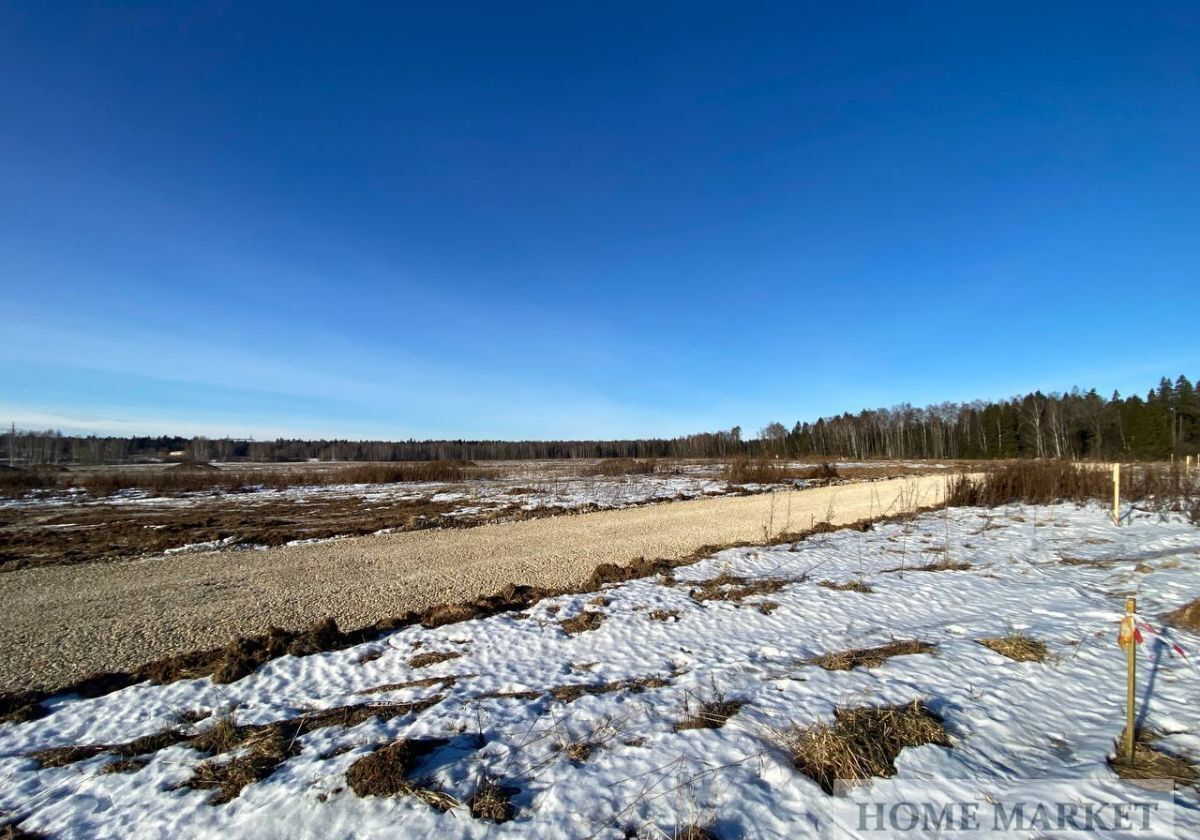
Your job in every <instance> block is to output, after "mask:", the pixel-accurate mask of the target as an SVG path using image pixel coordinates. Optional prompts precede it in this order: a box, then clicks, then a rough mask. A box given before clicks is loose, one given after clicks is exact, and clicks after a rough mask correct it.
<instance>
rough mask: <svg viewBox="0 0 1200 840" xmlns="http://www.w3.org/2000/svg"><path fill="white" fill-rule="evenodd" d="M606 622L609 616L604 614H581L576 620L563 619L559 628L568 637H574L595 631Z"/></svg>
mask: <svg viewBox="0 0 1200 840" xmlns="http://www.w3.org/2000/svg"><path fill="white" fill-rule="evenodd" d="M606 620H608V616H607V615H605V614H604V613H602V612H581V613H580V614H579V615H577V616H575V617H574V618H565V619H563V620H562V621H560V622H559V626H560V627H562V629H563V631H564V632H565V633H566V634H567V635H568V636H574V635H577V634H579V633H586V632H588V631H589V630H595V629H596V628H597V627H599V626H600V625H601V624H603V623H604V622H605V621H606Z"/></svg>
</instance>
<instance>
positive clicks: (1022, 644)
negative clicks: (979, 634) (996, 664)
mask: <svg viewBox="0 0 1200 840" xmlns="http://www.w3.org/2000/svg"><path fill="white" fill-rule="evenodd" d="M979 644H981V645H983V646H984V647H986V648H990V649H991V650H994V651H996V653H999V654H1001V655H1002V656H1007V657H1008V658H1009V659H1012V660H1014V661H1016V662H1042V661H1043V660H1045V658H1046V656H1047V655H1048V651H1047V650H1046V643H1045V642H1043V641H1040V640H1038V639H1031V638H1029V637H1028V636H1026V635H1025V634H1024V633H1019V632H1016V631H1012V632H1009V633H1007V634H1005V635H1003V636H989V637H987V638H983V639H980V640H979Z"/></svg>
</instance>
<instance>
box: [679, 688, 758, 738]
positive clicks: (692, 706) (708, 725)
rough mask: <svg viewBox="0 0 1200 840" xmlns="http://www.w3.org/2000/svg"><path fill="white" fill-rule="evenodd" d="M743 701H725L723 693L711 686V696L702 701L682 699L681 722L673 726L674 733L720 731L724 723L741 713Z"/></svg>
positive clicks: (690, 697) (694, 698)
mask: <svg viewBox="0 0 1200 840" xmlns="http://www.w3.org/2000/svg"><path fill="white" fill-rule="evenodd" d="M744 705H745V701H744V700H729V699H726V697H725V694H724V692H722V691H719V690H717V688H716V686H713V696H712V697H711V698H710V699H707V700H704V699H701V698H698V697H693V696H691V695H688V696H686V697H684V699H683V716H684V717H683V720H681V721H679V722H678V723H676V724H675V726H674V729H675V731H676V732H683V731H685V730H688V729H720V728H721V727H722V726H724V725H725V722H726V721H727V720H729V719H730V718H731V717H733V716H734V715H736V714H737V713H738V712H739V711H741V709H742V706H744Z"/></svg>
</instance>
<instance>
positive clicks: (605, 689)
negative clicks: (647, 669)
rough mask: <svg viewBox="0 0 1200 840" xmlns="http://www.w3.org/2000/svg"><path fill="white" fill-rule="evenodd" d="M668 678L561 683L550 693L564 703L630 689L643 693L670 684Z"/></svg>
mask: <svg viewBox="0 0 1200 840" xmlns="http://www.w3.org/2000/svg"><path fill="white" fill-rule="evenodd" d="M669 684H670V683H669V681H668V680H664V679H662V678H661V677H638V678H637V679H632V680H614V681H612V682H605V683H574V684H571V685H560V686H556V687H554V688H552V689H550V695H551V696H552V697H553V698H554V699H555V700H559V701H561V702H563V703H572V702H574V701H575V700H578V699H579V698H580V697H586V696H589V695H595V694H610V693H612V692H614V691H623V690H626V689H628V690H629V691H631V692H632V693H634V694H641V693H642V692H643V691H645V690H646V689H648V688H662V687H663V686H665V685H669Z"/></svg>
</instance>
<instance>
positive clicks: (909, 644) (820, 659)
mask: <svg viewBox="0 0 1200 840" xmlns="http://www.w3.org/2000/svg"><path fill="white" fill-rule="evenodd" d="M935 650H937V646H936V645H931V644H927V643H925V642H919V641H917V640H915V639H908V640H904V641H896V642H890V643H888V644H886V645H879V646H878V647H870V648H856V649H853V650H843V651H838V652H836V653H826V654H822V655H821V656H816V657H813V658H812V659H810V660H808V664H809V665H820V666H821V667H822V668H824V669H825V670H826V671H849V670H852V669H854V668H878V667H879V666H880V665H882V664H883V663H884V662H887V661H888V660H889V659H891V658H892V657H893V656H910V655H912V654H920V653H933V652H934V651H935Z"/></svg>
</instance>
